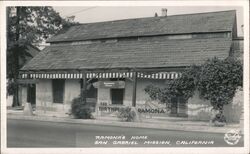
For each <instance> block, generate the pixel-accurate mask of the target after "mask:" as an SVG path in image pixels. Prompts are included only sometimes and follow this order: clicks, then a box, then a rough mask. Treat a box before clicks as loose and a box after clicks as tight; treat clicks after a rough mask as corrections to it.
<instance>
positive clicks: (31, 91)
mask: <svg viewBox="0 0 250 154" xmlns="http://www.w3.org/2000/svg"><path fill="white" fill-rule="evenodd" d="M27 102H29V103H31V104H33V105H35V104H36V85H35V84H29V85H28V87H27Z"/></svg>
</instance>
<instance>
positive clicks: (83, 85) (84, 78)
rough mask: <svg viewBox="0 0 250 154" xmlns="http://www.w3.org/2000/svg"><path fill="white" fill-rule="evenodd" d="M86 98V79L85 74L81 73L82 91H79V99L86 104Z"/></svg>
mask: <svg viewBox="0 0 250 154" xmlns="http://www.w3.org/2000/svg"><path fill="white" fill-rule="evenodd" d="M86 97H87V77H86V72H83V73H82V89H81V99H82V101H83V102H86Z"/></svg>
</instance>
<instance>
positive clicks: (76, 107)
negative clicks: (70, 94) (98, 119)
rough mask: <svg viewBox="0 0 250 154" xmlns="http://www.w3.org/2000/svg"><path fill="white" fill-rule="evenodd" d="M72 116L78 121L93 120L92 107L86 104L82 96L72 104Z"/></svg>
mask: <svg viewBox="0 0 250 154" xmlns="http://www.w3.org/2000/svg"><path fill="white" fill-rule="evenodd" d="M71 114H72V115H73V116H74V117H75V118H76V119H91V118H93V116H92V114H91V107H90V106H89V105H88V104H87V103H86V101H85V100H84V99H82V97H81V96H79V97H76V98H74V99H73V100H72V103H71Z"/></svg>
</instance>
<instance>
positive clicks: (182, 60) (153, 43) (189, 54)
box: [22, 37, 232, 70]
mask: <svg viewBox="0 0 250 154" xmlns="http://www.w3.org/2000/svg"><path fill="white" fill-rule="evenodd" d="M231 43H232V40H231V38H226V37H224V38H203V39H178V40H168V39H160V40H154V39H146V40H139V41H118V42H116V43H94V44H85V45H54V46H49V47H47V48H45V49H44V50H43V51H42V52H40V53H39V54H38V55H37V56H36V57H34V58H33V59H32V60H31V61H30V62H29V63H28V64H27V65H25V66H24V67H23V68H22V70H60V69H69V70H71V69H110V68H156V67H157V68H158V67H181V66H188V65H192V64H200V63H203V62H204V60H206V59H208V58H213V57H214V56H216V57H218V58H226V57H228V56H229V50H230V46H231Z"/></svg>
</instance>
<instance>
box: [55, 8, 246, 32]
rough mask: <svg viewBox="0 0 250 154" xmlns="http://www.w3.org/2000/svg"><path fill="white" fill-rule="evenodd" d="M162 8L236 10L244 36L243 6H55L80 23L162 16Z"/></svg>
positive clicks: (177, 11)
mask: <svg viewBox="0 0 250 154" xmlns="http://www.w3.org/2000/svg"><path fill="white" fill-rule="evenodd" d="M162 8H166V9H167V10H168V13H167V14H168V15H169V16H170V15H176V14H190V13H202V12H215V11H225V10H236V12H237V27H238V35H239V36H242V29H241V25H243V8H242V7H239V6H226V7H225V6H214V7H212V6H198V7H197V6H185V7H183V6H154V7H151V6H145V7H138V6H130V7H123V6H121V7H117V6H116V7H103V6H102V7H95V6H90V7H54V9H55V10H56V11H57V12H59V13H60V15H61V16H62V17H69V16H73V15H74V16H75V21H77V22H79V23H92V22H101V21H112V20H121V19H131V18H143V17H153V16H154V15H155V13H157V14H158V15H159V16H161V9H162Z"/></svg>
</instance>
